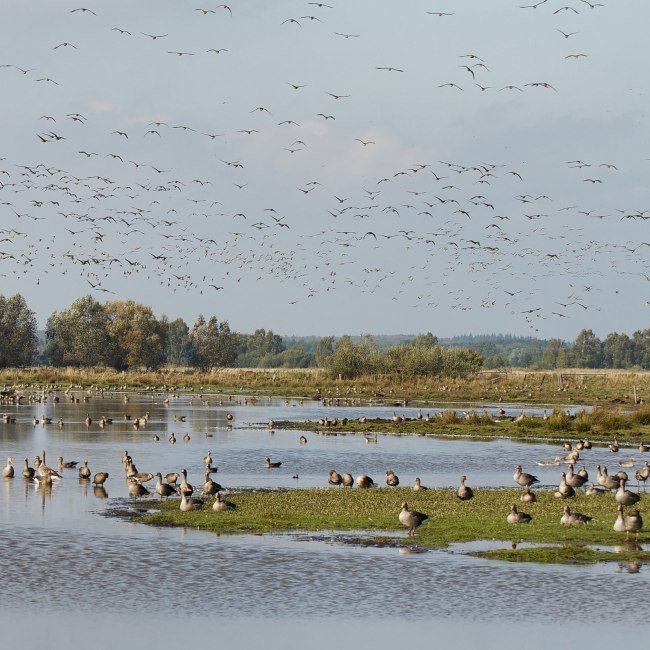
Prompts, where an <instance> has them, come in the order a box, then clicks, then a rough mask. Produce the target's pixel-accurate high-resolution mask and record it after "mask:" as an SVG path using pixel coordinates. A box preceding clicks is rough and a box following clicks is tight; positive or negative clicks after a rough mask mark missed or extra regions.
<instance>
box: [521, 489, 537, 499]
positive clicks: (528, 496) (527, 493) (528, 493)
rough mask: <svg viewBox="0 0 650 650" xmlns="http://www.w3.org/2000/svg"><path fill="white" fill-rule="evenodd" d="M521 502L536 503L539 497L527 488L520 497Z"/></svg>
mask: <svg viewBox="0 0 650 650" xmlns="http://www.w3.org/2000/svg"><path fill="white" fill-rule="evenodd" d="M519 500H520V501H522V502H523V503H536V502H537V495H536V494H535V493H534V492H531V491H530V488H529V487H525V488H524V492H523V494H522V495H521V496H520V497H519Z"/></svg>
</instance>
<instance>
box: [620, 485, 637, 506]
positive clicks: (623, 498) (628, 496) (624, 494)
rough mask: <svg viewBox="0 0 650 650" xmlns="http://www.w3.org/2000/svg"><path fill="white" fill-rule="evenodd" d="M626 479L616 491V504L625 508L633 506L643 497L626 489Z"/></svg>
mask: <svg viewBox="0 0 650 650" xmlns="http://www.w3.org/2000/svg"><path fill="white" fill-rule="evenodd" d="M625 483H626V481H625V479H623V480H621V483H620V485H619V488H618V490H616V503H620V504H621V505H623V506H633V505H634V504H635V503H636V502H637V501H639V500H640V499H641V497H640V496H639V495H638V494H637V493H636V492H632V491H630V490H626V489H625Z"/></svg>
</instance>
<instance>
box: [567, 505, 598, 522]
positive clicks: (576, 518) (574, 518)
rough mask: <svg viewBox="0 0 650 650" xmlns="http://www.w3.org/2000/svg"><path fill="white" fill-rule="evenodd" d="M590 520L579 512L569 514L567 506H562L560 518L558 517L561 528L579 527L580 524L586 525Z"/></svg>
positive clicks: (569, 510) (590, 518) (569, 509)
mask: <svg viewBox="0 0 650 650" xmlns="http://www.w3.org/2000/svg"><path fill="white" fill-rule="evenodd" d="M592 519H593V517H589V516H588V515H583V514H581V513H580V512H571V508H570V507H569V506H564V508H563V509H562V517H560V523H561V524H562V525H563V526H580V525H581V524H586V523H587V522H588V521H591V520H592Z"/></svg>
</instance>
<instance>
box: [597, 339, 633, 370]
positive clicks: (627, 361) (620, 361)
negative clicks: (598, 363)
mask: <svg viewBox="0 0 650 650" xmlns="http://www.w3.org/2000/svg"><path fill="white" fill-rule="evenodd" d="M633 365H634V345H633V343H632V339H630V337H629V336H628V335H627V334H618V333H617V332H611V333H610V334H608V335H607V337H606V338H605V340H604V341H603V366H604V367H605V368H630V367H631V366H633Z"/></svg>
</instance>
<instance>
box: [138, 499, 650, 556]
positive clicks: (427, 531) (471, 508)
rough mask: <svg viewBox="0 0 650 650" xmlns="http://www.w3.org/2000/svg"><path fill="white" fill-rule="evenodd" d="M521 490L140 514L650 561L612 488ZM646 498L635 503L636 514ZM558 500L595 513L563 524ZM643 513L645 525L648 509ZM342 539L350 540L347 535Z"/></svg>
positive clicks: (382, 541)
mask: <svg viewBox="0 0 650 650" xmlns="http://www.w3.org/2000/svg"><path fill="white" fill-rule="evenodd" d="M520 495H521V491H520V490H511V489H488V488H485V489H476V490H475V496H474V498H473V499H471V500H470V501H460V500H459V499H458V498H457V497H456V490H455V489H452V488H446V489H429V490H424V491H421V492H414V491H413V490H411V489H406V488H371V489H368V490H360V489H356V488H355V489H345V488H324V489H307V490H286V491H245V492H240V493H235V494H229V495H228V497H227V498H228V500H230V501H232V502H233V503H235V504H236V506H237V507H236V510H233V511H228V512H219V513H215V512H213V511H212V509H211V504H212V499H210V500H209V501H208V502H207V503H206V507H205V509H204V510H202V511H194V512H186V513H184V512H180V510H179V509H178V501H168V502H165V503H160V504H152V503H151V502H147V507H149V508H150V507H152V506H153V507H155V508H156V509H157V512H155V513H154V514H146V515H144V517H143V518H142V521H143V522H144V523H146V524H149V525H154V526H181V527H189V528H195V529H199V530H205V531H210V532H214V533H218V534H264V533H286V532H305V533H314V534H316V533H327V534H328V535H334V536H335V535H336V533H337V532H338V533H344V532H346V533H350V532H352V533H353V534H352V537H353V539H354V542H355V543H358V544H369V545H380V546H387V545H388V546H396V547H401V546H406V547H414V546H416V547H420V548H440V547H446V546H448V545H449V544H452V543H455V542H473V541H480V540H499V541H503V542H504V548H503V549H498V550H486V551H476V552H473V553H472V554H473V555H476V556H480V557H486V558H495V559H501V560H507V561H513V562H525V561H531V562H544V563H566V564H583V563H594V562H602V561H622V562H644V561H649V560H650V552H648V551H644V550H641V546H639V545H645V544H646V543H647V542H648V541H650V533H642V535H641V538H640V540H639V542H638V544H637V543H636V542H633V541H630V542H628V543H626V540H625V534H624V533H615V532H614V530H613V528H612V527H613V524H614V520H615V519H616V504H615V500H614V495H613V494H608V495H605V496H600V497H587V496H585V495H582V494H581V495H579V496H576V497H574V498H572V499H569V500H567V501H562V500H559V499H556V498H554V496H553V493H552V492H550V491H539V492H537V498H538V502H537V503H533V504H528V503H526V504H524V503H521V502H520V500H519V497H520ZM645 499H646V497H643V498H642V501H641V502H640V505H641V506H642V507H641V508H640V510H641V512H642V514H645V513H644V505H645V503H644V502H645ZM402 501H407V502H408V504H409V507H410V508H411V509H415V510H419V511H420V512H424V513H426V514H427V515H429V517H430V519H429V521H428V522H427V523H426V524H424V525H423V526H421V527H420V528H418V529H417V532H416V535H415V537H413V538H407V537H406V530H405V528H404V527H403V526H402V525H401V524H400V523H399V521H398V513H399V511H400V506H401V503H402ZM513 503H516V504H517V506H518V508H519V509H520V510H521V511H523V512H526V513H529V514H531V515H532V517H533V520H532V522H531V523H530V524H518V525H512V524H508V523H506V515H507V514H508V512H509V511H510V506H511V504H513ZM563 505H570V506H571V509H572V511H573V512H580V513H583V514H586V515H589V516H591V517H593V520H592V521H591V522H589V523H588V524H585V525H581V526H578V527H565V526H562V525H560V517H561V515H562V507H563ZM647 517H648V525H650V514H648V515H647ZM356 533H358V535H357V534H356ZM346 539H347V540H348V541H349V537H348V536H347V535H346ZM520 542H534V543H538V544H541V545H542V546H535V547H533V548H530V547H526V548H522V549H518V548H512V546H513V543H515V544H519V543H520Z"/></svg>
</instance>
